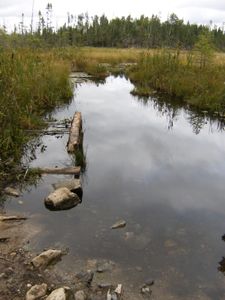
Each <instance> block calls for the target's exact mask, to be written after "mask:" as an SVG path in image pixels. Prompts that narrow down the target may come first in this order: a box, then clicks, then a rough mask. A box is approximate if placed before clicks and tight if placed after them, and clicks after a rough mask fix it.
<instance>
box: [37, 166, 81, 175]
mask: <svg viewBox="0 0 225 300" xmlns="http://www.w3.org/2000/svg"><path fill="white" fill-rule="evenodd" d="M38 171H39V172H40V173H42V174H64V175H67V174H68V175H71V174H72V175H80V167H68V168H38Z"/></svg>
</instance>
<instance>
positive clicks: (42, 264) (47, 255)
mask: <svg viewBox="0 0 225 300" xmlns="http://www.w3.org/2000/svg"><path fill="white" fill-rule="evenodd" d="M62 255H63V253H62V251H61V250H52V249H49V250H46V251H44V252H42V253H41V254H40V255H38V256H36V257H35V258H33V259H32V261H31V263H32V264H33V266H34V267H35V268H46V267H47V266H49V265H51V264H54V263H56V262H57V261H59V260H60V259H61V257H62Z"/></svg>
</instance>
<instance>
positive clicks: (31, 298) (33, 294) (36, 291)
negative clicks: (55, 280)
mask: <svg viewBox="0 0 225 300" xmlns="http://www.w3.org/2000/svg"><path fill="white" fill-rule="evenodd" d="M47 289H48V287H47V284H45V283H42V284H36V285H34V286H32V287H31V288H30V289H29V291H28V292H27V294H26V300H36V299H40V298H41V297H44V296H45V295H46V293H47Z"/></svg>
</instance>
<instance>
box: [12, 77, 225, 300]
mask: <svg viewBox="0 0 225 300" xmlns="http://www.w3.org/2000/svg"><path fill="white" fill-rule="evenodd" d="M132 88H133V85H132V84H131V83H130V82H129V81H127V80H126V79H125V78H119V77H118V78H116V79H115V78H113V77H109V78H107V80H106V83H105V84H100V85H99V86H96V85H95V84H94V83H91V82H86V83H85V84H83V85H79V86H78V87H77V89H76V95H75V99H74V100H75V101H74V102H72V103H71V105H70V106H69V107H66V108H64V109H61V110H57V111H56V112H55V114H54V118H56V119H58V120H63V119H64V118H70V117H71V116H73V114H74V112H75V111H81V112H82V117H83V121H84V123H83V124H84V129H85V131H84V149H85V152H86V156H87V162H88V168H86V171H85V176H86V177H85V179H86V180H83V188H84V194H83V203H82V205H80V206H77V207H76V208H75V209H72V210H70V211H63V212H54V213H51V212H49V211H47V210H46V209H45V207H44V204H43V201H41V200H42V199H44V198H45V197H46V195H48V194H49V191H50V190H51V189H52V187H51V184H52V183H56V182H57V181H58V180H61V179H64V178H60V179H59V178H58V177H56V176H48V177H46V178H45V179H44V182H42V183H41V184H40V185H39V186H38V188H37V189H36V188H33V189H32V190H31V191H30V193H27V194H25V195H24V198H25V200H24V205H23V207H22V208H20V207H18V205H17V204H16V202H11V203H8V204H7V205H8V207H10V208H11V209H15V208H17V209H20V210H21V211H28V212H30V213H37V212H38V213H39V217H38V218H39V219H38V220H39V222H40V223H41V224H42V226H45V230H44V231H43V232H42V234H41V236H40V237H39V239H38V242H37V245H38V246H37V247H39V248H40V249H43V248H45V247H49V245H51V246H52V245H53V246H55V245H58V243H60V244H63V245H66V246H68V247H69V248H70V255H71V256H70V258H68V266H67V267H68V268H69V267H71V268H72V267H74V265H75V264H74V265H73V266H72V265H71V261H70V259H71V257H72V256H78V257H79V258H82V260H84V261H86V260H88V259H90V258H96V259H108V260H112V261H114V262H115V263H116V265H117V266H119V268H120V272H121V273H120V274H122V275H123V276H122V275H121V281H120V282H124V281H125V282H128V285H129V284H134V287H137V286H139V284H143V283H144V281H145V280H146V278H149V277H151V278H153V279H155V282H156V284H155V285H154V287H153V295H155V297H156V298H157V299H164V297H165V294H166V295H168V298H171V299H172V298H173V299H176V300H177V299H179V300H180V299H182V300H183V299H185V300H186V299H208V298H209V299H222V297H223V296H224V295H225V288H224V281H223V278H222V279H221V277H220V276H219V275H220V274H219V272H218V271H217V266H218V257H222V256H223V255H224V247H222V246H223V245H220V244H221V243H219V240H220V235H221V232H223V230H224V218H225V202H224V194H225V185H224V175H225V165H224V157H225V139H224V135H223V131H222V130H220V126H219V127H218V122H217V121H215V122H214V121H213V120H212V119H211V120H210V121H209V119H208V117H206V116H205V114H203V115H202V114H200V115H198V114H197V113H196V112H193V111H190V109H189V108H187V107H183V106H182V105H181V104H179V103H178V102H176V101H174V100H171V101H165V100H164V99H163V98H160V97H159V98H155V97H153V98H148V100H147V101H146V100H145V102H144V101H143V100H142V99H139V100H138V98H137V97H133V96H131V95H130V91H131V90H132ZM206 121H207V123H206ZM168 128H169V129H170V130H168ZM67 139H68V137H67V136H63V137H62V139H60V140H58V139H56V138H55V137H52V136H45V137H42V143H43V144H44V145H47V148H46V150H45V151H44V152H43V153H42V152H41V151H38V152H37V153H36V156H37V159H36V160H33V161H32V165H33V166H46V165H48V166H51V165H52V166H55V165H57V166H69V165H71V158H70V157H69V156H68V154H67V152H66V150H65V147H66V143H67ZM118 219H124V220H125V221H126V223H127V226H126V227H125V228H123V229H121V230H120V231H112V230H111V229H110V227H111V225H112V224H114V223H115V221H116V220H118ZM59 220H60V226H58V224H59ZM64 262H65V261H64ZM137 267H138V268H139V269H142V272H137ZM117 276H118V273H117ZM222 277H223V276H222ZM109 280H111V279H109ZM117 280H118V277H117ZM117 282H118V281H117ZM160 293H161V296H160ZM163 296H164V297H163ZM160 297H161V298H160ZM188 297H189V298H188ZM135 299H138V298H135Z"/></svg>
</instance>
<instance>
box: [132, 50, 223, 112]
mask: <svg viewBox="0 0 225 300" xmlns="http://www.w3.org/2000/svg"><path fill="white" fill-rule="evenodd" d="M221 58H222V59H219V55H218V54H217V56H215V57H210V58H208V57H202V55H201V53H199V52H197V51H195V52H185V53H182V54H181V53H180V52H179V51H177V52H171V51H165V50H161V51H158V53H154V54H152V53H148V52H146V53H145V54H143V55H142V57H141V58H140V60H139V62H138V64H137V66H135V67H134V68H133V69H132V70H131V71H130V72H129V77H130V79H131V80H132V82H133V83H134V84H135V86H136V87H135V89H134V91H133V94H137V95H143V96H147V95H151V93H152V92H153V91H160V92H164V93H166V94H168V95H170V96H173V97H178V98H179V99H181V100H182V101H185V102H186V103H188V104H190V105H192V106H194V107H196V108H198V109H201V110H208V111H211V112H213V111H217V112H220V113H221V114H222V115H223V114H224V112H225V84H224V81H225V80H224V79H225V64H224V58H223V57H222V56H221Z"/></svg>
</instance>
